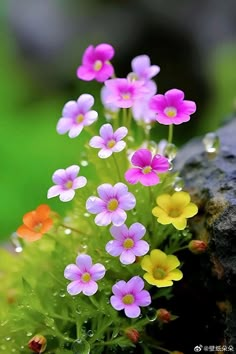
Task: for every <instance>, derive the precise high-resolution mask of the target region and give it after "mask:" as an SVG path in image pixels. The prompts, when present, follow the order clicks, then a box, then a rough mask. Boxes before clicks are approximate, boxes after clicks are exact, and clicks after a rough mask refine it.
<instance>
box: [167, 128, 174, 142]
mask: <svg viewBox="0 0 236 354" xmlns="http://www.w3.org/2000/svg"><path fill="white" fill-rule="evenodd" d="M173 128H174V126H173V124H170V125H169V133H168V143H169V144H171V143H172V140H173Z"/></svg>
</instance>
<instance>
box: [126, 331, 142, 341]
mask: <svg viewBox="0 0 236 354" xmlns="http://www.w3.org/2000/svg"><path fill="white" fill-rule="evenodd" d="M125 335H126V337H128V338H129V339H130V340H131V342H133V343H137V342H138V340H139V337H140V334H139V332H138V331H137V329H135V328H126V330H125Z"/></svg>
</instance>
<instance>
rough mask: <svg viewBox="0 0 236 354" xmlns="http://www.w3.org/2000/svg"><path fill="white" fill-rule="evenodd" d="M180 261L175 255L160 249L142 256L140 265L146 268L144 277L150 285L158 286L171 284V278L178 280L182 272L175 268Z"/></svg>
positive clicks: (181, 276)
mask: <svg viewBox="0 0 236 354" xmlns="http://www.w3.org/2000/svg"><path fill="white" fill-rule="evenodd" d="M179 265H180V262H179V260H178V258H177V257H176V256H173V255H167V254H165V253H164V252H162V251H161V250H153V251H151V253H150V255H147V256H144V257H143V259H142V261H141V267H142V268H143V270H146V271H147V273H145V274H144V276H143V277H144V279H145V280H146V281H147V282H148V283H149V284H151V285H156V286H157V287H159V288H163V287H166V286H171V285H173V281H172V280H180V279H182V278H183V273H182V272H181V271H180V270H179V269H176V268H177V267H178V266H179Z"/></svg>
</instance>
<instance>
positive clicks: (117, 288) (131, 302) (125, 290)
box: [110, 276, 151, 318]
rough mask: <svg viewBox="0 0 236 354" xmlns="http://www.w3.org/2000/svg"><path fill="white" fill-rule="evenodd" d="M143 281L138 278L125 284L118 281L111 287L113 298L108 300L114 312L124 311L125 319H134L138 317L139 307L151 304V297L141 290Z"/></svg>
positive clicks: (122, 281)
mask: <svg viewBox="0 0 236 354" xmlns="http://www.w3.org/2000/svg"><path fill="white" fill-rule="evenodd" d="M143 288H144V281H143V280H142V279H141V278H140V277H137V276H135V277H133V278H131V279H130V280H129V281H128V282H127V283H126V282H125V281H124V280H120V281H118V282H117V283H116V284H115V285H113V287H112V292H113V294H114V295H113V296H111V298H110V302H111V305H112V307H114V309H115V310H117V311H120V310H125V314H126V316H127V317H130V318H136V317H138V316H139V315H140V313H141V311H140V306H142V307H145V306H148V305H150V304H151V296H150V294H149V292H148V291H147V290H143Z"/></svg>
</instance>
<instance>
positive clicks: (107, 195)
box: [97, 183, 115, 202]
mask: <svg viewBox="0 0 236 354" xmlns="http://www.w3.org/2000/svg"><path fill="white" fill-rule="evenodd" d="M97 191H98V195H99V197H100V198H101V199H103V200H104V201H106V202H108V201H109V199H111V198H114V196H115V193H114V188H113V187H112V185H111V184H109V183H103V184H101V185H100V186H99V187H98V188H97Z"/></svg>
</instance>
